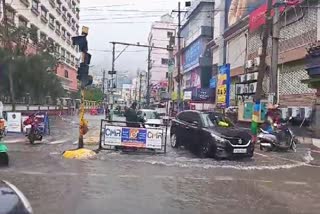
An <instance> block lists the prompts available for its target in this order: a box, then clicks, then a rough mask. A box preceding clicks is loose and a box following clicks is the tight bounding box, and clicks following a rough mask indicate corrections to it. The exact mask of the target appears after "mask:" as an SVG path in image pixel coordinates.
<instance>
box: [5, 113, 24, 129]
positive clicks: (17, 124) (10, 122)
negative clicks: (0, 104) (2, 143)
mask: <svg viewBox="0 0 320 214" xmlns="http://www.w3.org/2000/svg"><path fill="white" fill-rule="evenodd" d="M21 127H22V126H21V113H20V112H8V113H7V130H8V132H14V133H20V132H21Z"/></svg>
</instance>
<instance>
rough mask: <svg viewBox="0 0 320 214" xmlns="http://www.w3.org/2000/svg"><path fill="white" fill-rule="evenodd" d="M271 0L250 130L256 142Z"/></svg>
mask: <svg viewBox="0 0 320 214" xmlns="http://www.w3.org/2000/svg"><path fill="white" fill-rule="evenodd" d="M272 3H273V1H272V0H268V4H267V12H266V24H265V25H264V29H263V35H262V53H261V56H260V66H259V71H258V82H257V91H256V94H255V96H254V102H255V106H254V113H253V116H252V123H251V132H252V135H253V141H254V142H256V140H257V134H258V122H259V116H260V113H261V98H262V92H263V88H262V84H263V79H264V74H265V72H266V70H267V63H266V58H267V48H268V39H269V35H270V30H271V26H272V17H271V10H272Z"/></svg>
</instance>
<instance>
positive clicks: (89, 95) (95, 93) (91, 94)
mask: <svg viewBox="0 0 320 214" xmlns="http://www.w3.org/2000/svg"><path fill="white" fill-rule="evenodd" d="M84 99H85V100H90V101H102V100H103V92H102V90H101V89H100V88H88V89H86V91H85V95H84Z"/></svg>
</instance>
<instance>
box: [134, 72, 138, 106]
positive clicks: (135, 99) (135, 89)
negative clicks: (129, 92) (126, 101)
mask: <svg viewBox="0 0 320 214" xmlns="http://www.w3.org/2000/svg"><path fill="white" fill-rule="evenodd" d="M137 74H138V75H137V79H136V86H135V87H134V101H135V102H137V95H138V94H137V90H138V78H139V73H137Z"/></svg>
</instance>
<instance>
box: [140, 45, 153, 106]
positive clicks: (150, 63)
mask: <svg viewBox="0 0 320 214" xmlns="http://www.w3.org/2000/svg"><path fill="white" fill-rule="evenodd" d="M151 52H152V46H151V47H148V73H147V107H149V106H150V96H151V94H150V77H151V73H150V72H151V68H152V61H151ZM140 79H141V77H140ZM140 87H141V84H140ZM140 93H141V90H140Z"/></svg>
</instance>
